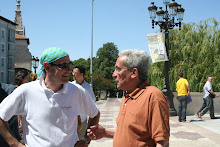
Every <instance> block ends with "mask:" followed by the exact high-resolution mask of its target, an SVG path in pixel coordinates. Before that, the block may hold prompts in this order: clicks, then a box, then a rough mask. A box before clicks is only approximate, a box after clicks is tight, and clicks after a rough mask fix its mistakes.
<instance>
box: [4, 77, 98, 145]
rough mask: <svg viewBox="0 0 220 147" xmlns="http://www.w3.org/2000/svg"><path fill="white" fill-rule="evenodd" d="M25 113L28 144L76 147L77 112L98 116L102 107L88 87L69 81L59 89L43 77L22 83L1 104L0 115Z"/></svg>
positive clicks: (24, 134)
mask: <svg viewBox="0 0 220 147" xmlns="http://www.w3.org/2000/svg"><path fill="white" fill-rule="evenodd" d="M18 114H19V115H21V116H22V120H23V121H22V123H23V124H22V125H23V138H24V142H25V145H26V146H28V147H73V146H74V144H75V143H76V142H77V141H78V135H77V124H78V121H77V115H79V114H86V115H88V116H90V117H91V118H94V117H95V116H96V115H97V114H98V108H97V106H96V105H95V104H94V102H93V101H92V99H91V97H90V96H89V94H88V93H87V92H86V91H85V89H83V88H81V87H80V86H75V85H73V84H71V83H66V84H64V85H63V88H62V89H61V90H59V91H57V92H56V93H54V92H53V91H52V90H50V89H48V88H47V87H46V86H45V84H44V81H43V79H42V78H41V79H40V80H37V81H33V82H30V83H26V84H22V85H21V86H19V87H18V88H16V89H15V91H14V92H13V93H12V94H11V95H9V96H8V97H7V98H5V99H4V101H3V102H2V103H1V104H0V117H1V118H2V119H3V120H4V121H8V120H9V119H10V118H11V117H12V116H13V115H18Z"/></svg>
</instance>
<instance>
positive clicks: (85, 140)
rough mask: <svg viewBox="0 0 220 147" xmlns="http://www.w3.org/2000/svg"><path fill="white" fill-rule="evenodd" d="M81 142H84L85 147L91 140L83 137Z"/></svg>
mask: <svg viewBox="0 0 220 147" xmlns="http://www.w3.org/2000/svg"><path fill="white" fill-rule="evenodd" d="M82 140H83V141H84V142H85V145H89V144H90V142H91V140H90V139H89V138H85V137H83V138H82Z"/></svg>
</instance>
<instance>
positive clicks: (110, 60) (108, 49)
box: [95, 42, 119, 79]
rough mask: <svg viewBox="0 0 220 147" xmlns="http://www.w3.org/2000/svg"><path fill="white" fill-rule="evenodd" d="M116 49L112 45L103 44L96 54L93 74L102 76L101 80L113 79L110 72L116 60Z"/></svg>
mask: <svg viewBox="0 0 220 147" xmlns="http://www.w3.org/2000/svg"><path fill="white" fill-rule="evenodd" d="M118 52H119V51H118V48H117V46H116V45H115V44H114V43H112V42H111V43H106V44H103V47H101V48H99V50H98V51H97V54H96V58H97V64H96V70H95V73H97V74H100V75H102V77H103V78H106V79H113V78H112V72H113V71H114V65H115V62H116V60H117V58H118Z"/></svg>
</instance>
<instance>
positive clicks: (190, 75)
mask: <svg viewBox="0 0 220 147" xmlns="http://www.w3.org/2000/svg"><path fill="white" fill-rule="evenodd" d="M219 27H220V26H219V22H217V21H216V20H215V19H214V18H210V19H207V20H205V21H200V22H199V23H198V24H195V23H187V24H184V25H183V27H182V29H181V30H176V29H174V30H170V34H169V64H170V71H169V79H170V88H171V90H172V91H175V89H176V82H177V80H178V73H179V72H183V73H184V77H185V78H187V80H188V82H189V84H190V88H191V91H194V92H201V91H202V89H203V85H204V81H205V80H207V78H208V77H209V76H212V77H213V79H214V80H213V84H212V85H213V88H214V90H215V91H220V78H219V77H220V30H219ZM149 79H150V81H151V84H152V85H156V86H158V87H160V88H161V89H162V87H163V84H164V63H163V62H161V63H156V64H152V66H151V69H150V73H149ZM162 81H163V82H162Z"/></svg>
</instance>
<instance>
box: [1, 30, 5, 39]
mask: <svg viewBox="0 0 220 147" xmlns="http://www.w3.org/2000/svg"><path fill="white" fill-rule="evenodd" d="M1 36H2V38H5V31H4V30H2V34H1Z"/></svg>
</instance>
